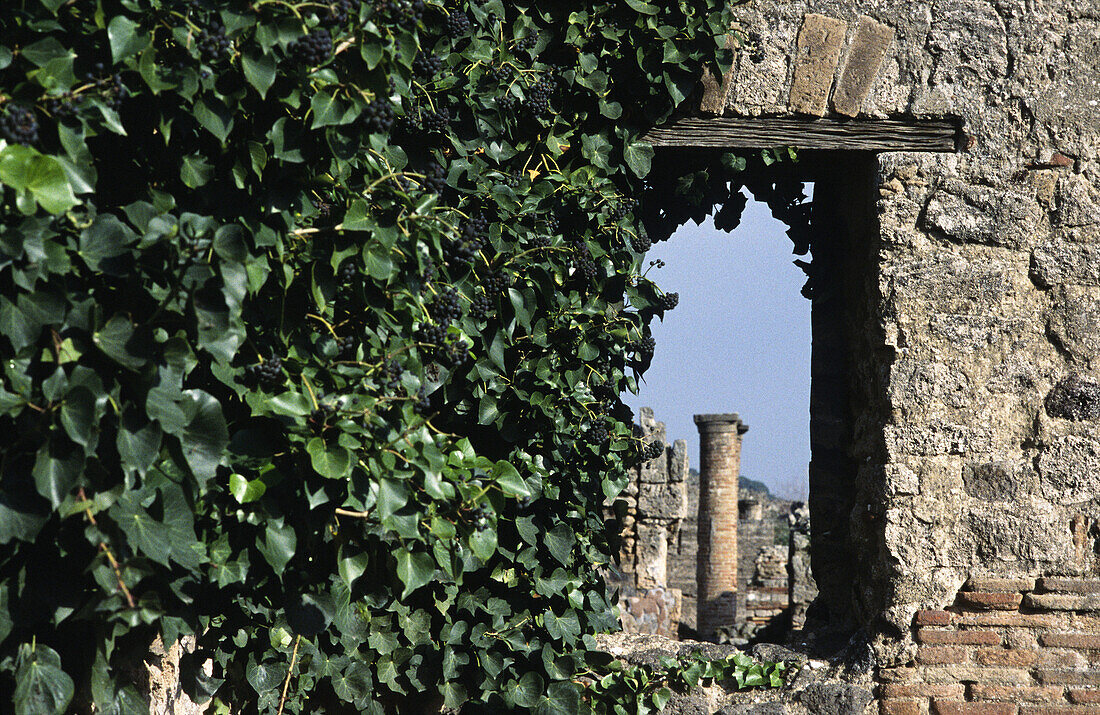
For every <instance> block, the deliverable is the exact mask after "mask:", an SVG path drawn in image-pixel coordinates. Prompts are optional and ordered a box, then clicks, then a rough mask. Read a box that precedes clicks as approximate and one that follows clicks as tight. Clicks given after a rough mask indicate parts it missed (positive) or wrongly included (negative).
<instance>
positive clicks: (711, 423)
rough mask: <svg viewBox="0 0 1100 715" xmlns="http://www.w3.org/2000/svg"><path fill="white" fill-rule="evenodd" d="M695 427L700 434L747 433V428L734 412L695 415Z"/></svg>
mask: <svg viewBox="0 0 1100 715" xmlns="http://www.w3.org/2000/svg"><path fill="white" fill-rule="evenodd" d="M695 425H696V427H698V428H699V431H700V432H737V434H745V433H746V432H748V431H749V426H748V425H747V424H745V423H744V422H742V421H741V417H740V416H738V414H737V413H736V412H727V413H724V414H710V415H695Z"/></svg>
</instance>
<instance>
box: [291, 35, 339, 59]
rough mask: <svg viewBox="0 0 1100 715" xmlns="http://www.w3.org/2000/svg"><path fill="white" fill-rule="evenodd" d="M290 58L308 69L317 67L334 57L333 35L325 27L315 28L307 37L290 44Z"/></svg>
mask: <svg viewBox="0 0 1100 715" xmlns="http://www.w3.org/2000/svg"><path fill="white" fill-rule="evenodd" d="M288 51H289V52H290V57H291V59H293V60H294V61H295V62H297V63H298V64H300V65H304V66H306V67H316V66H317V65H319V64H321V63H322V62H324V61H325V60H327V59H328V58H329V57H330V56H331V55H332V33H330V32H329V31H328V30H326V29H325V28H323V27H318V28H314V29H312V30H310V31H309V34H308V35H306V36H305V37H301V38H298V39H297V40H295V41H294V42H292V43H290V47H289V48H288Z"/></svg>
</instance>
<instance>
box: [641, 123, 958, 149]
mask: <svg viewBox="0 0 1100 715" xmlns="http://www.w3.org/2000/svg"><path fill="white" fill-rule="evenodd" d="M643 140H644V141H647V142H649V143H650V144H652V145H653V146H655V147H679V148H693V147H694V148H712V149H767V148H771V147H778V146H793V147H797V148H799V149H844V150H848V151H871V152H882V151H940V152H954V151H957V150H958V149H959V147H960V145H961V131H960V130H959V127H958V125H957V124H956V123H955V122H952V121H940V120H929V121H917V120H912V121H906V120H899V119H866V120H838V119H792V118H787V117H759V118H751V119H746V118H742V117H710V118H703V117H688V118H684V119H677V120H675V121H673V122H671V123H669V124H666V125H664V126H660V127H654V128H653V129H651V130H650V131H649V133H648V134H646V135H645V136H644V137H643Z"/></svg>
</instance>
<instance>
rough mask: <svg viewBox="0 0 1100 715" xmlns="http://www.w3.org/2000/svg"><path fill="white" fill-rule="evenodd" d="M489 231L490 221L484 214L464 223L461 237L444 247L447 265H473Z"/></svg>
mask: <svg viewBox="0 0 1100 715" xmlns="http://www.w3.org/2000/svg"><path fill="white" fill-rule="evenodd" d="M488 231H489V220H488V219H487V218H485V216H484V215H483V214H477V215H475V216H473V217H472V218H470V219H469V220H467V221H465V222H463V224H462V231H461V234H460V235H459V237H458V238H456V239H454V240H452V241H449V242H448V243H447V244H446V245H445V246H444V247H443V252H444V256H445V258H446V259H447V263H449V264H454V263H472V262H473V261H474V260H475V259H476V258H477V252H478V251H480V250H481V249H482V248H484V246H485V244H486V242H487V234H488Z"/></svg>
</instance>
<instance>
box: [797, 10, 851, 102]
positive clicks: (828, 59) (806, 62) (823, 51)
mask: <svg viewBox="0 0 1100 715" xmlns="http://www.w3.org/2000/svg"><path fill="white" fill-rule="evenodd" d="M846 31H847V26H846V25H845V24H844V23H843V22H841V21H840V20H836V19H833V18H831V17H826V16H825V15H817V14H809V15H806V16H805V17H804V18H803V19H802V29H801V30H799V32H798V40H797V42H796V50H795V56H794V78H793V80H792V82H791V94H790V99H789V102H788V106H789V107H790V110H791V111H792V112H795V113H797V114H809V115H812V116H815V117H823V116H825V104H826V101H827V100H828V98H829V90H830V89H831V88H832V85H833V75H834V74H836V67H837V65H838V64H839V63H840V50H841V46H842V45H843V44H844V35H845V33H846Z"/></svg>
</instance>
